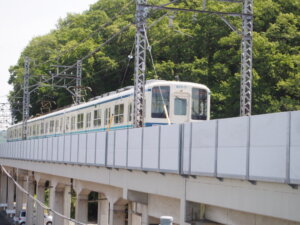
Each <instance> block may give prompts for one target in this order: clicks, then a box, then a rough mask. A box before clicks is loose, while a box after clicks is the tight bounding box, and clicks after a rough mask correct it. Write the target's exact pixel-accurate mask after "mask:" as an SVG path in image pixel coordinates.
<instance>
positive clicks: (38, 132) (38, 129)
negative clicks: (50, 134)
mask: <svg viewBox="0 0 300 225" xmlns="http://www.w3.org/2000/svg"><path fill="white" fill-rule="evenodd" d="M36 135H37V136H39V135H40V125H39V124H38V125H36Z"/></svg>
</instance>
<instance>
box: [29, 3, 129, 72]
mask: <svg viewBox="0 0 300 225" xmlns="http://www.w3.org/2000/svg"><path fill="white" fill-rule="evenodd" d="M133 3H134V1H133V0H132V1H130V2H128V3H127V4H125V5H124V6H123V7H122V8H121V9H120V11H118V13H116V15H115V16H113V17H112V18H110V21H109V22H106V23H104V24H102V25H100V26H99V27H98V28H97V29H96V30H94V31H93V32H91V33H90V34H89V35H88V36H87V37H85V38H84V39H82V40H80V41H79V42H78V43H77V44H76V45H74V46H72V47H70V48H69V49H67V50H65V51H61V52H59V53H58V56H57V57H55V58H54V60H55V61H57V60H58V59H59V58H61V57H62V56H64V55H66V54H68V53H70V52H71V51H73V50H74V49H76V48H78V47H79V46H80V44H82V43H83V42H85V41H86V40H88V39H90V38H91V37H92V36H93V35H95V34H96V33H98V32H100V31H101V30H102V29H103V28H105V27H107V26H109V25H111V24H112V23H113V22H114V21H115V20H116V19H118V18H119V17H120V16H121V15H123V14H124V12H125V11H126V10H127V9H128V7H129V6H130V5H131V4H133ZM125 9H126V10H125ZM49 62H51V59H48V60H47V61H45V62H43V63H40V64H38V65H35V67H38V66H42V65H45V64H47V63H49Z"/></svg>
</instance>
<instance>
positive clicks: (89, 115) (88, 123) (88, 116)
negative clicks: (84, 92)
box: [85, 112, 92, 128]
mask: <svg viewBox="0 0 300 225" xmlns="http://www.w3.org/2000/svg"><path fill="white" fill-rule="evenodd" d="M91 120H92V113H91V112H88V113H87V114H86V119H85V127H86V128H89V127H91Z"/></svg>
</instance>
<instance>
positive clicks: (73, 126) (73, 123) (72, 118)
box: [71, 116, 76, 130]
mask: <svg viewBox="0 0 300 225" xmlns="http://www.w3.org/2000/svg"><path fill="white" fill-rule="evenodd" d="M75 120H76V117H75V116H72V117H71V130H75Z"/></svg>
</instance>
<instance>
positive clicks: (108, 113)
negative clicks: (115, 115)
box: [104, 108, 110, 125]
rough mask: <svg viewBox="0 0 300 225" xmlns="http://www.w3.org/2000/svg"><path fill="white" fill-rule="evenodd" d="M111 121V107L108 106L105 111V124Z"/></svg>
mask: <svg viewBox="0 0 300 225" xmlns="http://www.w3.org/2000/svg"><path fill="white" fill-rule="evenodd" d="M109 123H110V108H106V109H105V112H104V125H108V124H109Z"/></svg>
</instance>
